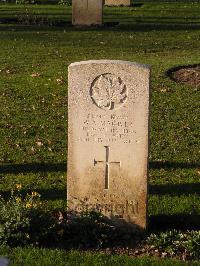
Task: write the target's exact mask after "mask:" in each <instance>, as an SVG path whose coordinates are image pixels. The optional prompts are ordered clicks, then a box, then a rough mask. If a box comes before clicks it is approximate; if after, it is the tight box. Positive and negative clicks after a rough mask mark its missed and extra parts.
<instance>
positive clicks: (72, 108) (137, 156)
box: [67, 60, 150, 229]
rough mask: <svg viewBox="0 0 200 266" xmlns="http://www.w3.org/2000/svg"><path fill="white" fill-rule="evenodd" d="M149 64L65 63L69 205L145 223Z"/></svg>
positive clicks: (140, 225) (142, 225)
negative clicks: (66, 76)
mask: <svg viewBox="0 0 200 266" xmlns="http://www.w3.org/2000/svg"><path fill="white" fill-rule="evenodd" d="M149 76H150V70H149V67H147V66H145V65H140V64H137V63H132V62H126V61H112V60H111V61H110V60H97V61H86V62H78V63H73V64H71V65H70V66H69V88H68V90H69V91H68V93H69V95H68V106H69V109H68V180H67V183H68V204H69V209H70V210H74V211H77V212H80V211H84V210H96V211H99V212H101V213H102V214H103V215H105V216H107V217H110V218H111V219H112V220H113V221H115V222H117V223H119V224H120V223H121V224H124V225H131V227H136V228H138V229H145V228H146V224H147V183H148V132H149Z"/></svg>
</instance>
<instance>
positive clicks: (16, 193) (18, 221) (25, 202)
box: [0, 184, 55, 246]
mask: <svg viewBox="0 0 200 266" xmlns="http://www.w3.org/2000/svg"><path fill="white" fill-rule="evenodd" d="M20 190H21V185H20V184H17V185H16V187H15V188H14V190H12V191H11V195H10V197H9V198H8V199H4V198H3V197H2V196H1V197H0V244H3V245H10V246H16V245H27V244H38V243H40V242H42V241H44V240H46V239H48V238H49V236H50V233H51V232H52V230H53V229H54V227H55V218H54V217H53V216H52V215H51V214H50V213H49V212H48V210H47V209H46V205H45V204H44V203H42V202H41V201H40V195H39V194H38V193H37V192H35V191H33V192H31V193H30V194H29V193H27V194H26V195H25V196H23V195H22V194H21V192H20Z"/></svg>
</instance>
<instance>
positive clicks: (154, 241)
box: [145, 230, 200, 260]
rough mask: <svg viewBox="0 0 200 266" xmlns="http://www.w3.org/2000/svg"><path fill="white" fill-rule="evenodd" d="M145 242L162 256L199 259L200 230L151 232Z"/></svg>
mask: <svg viewBox="0 0 200 266" xmlns="http://www.w3.org/2000/svg"><path fill="white" fill-rule="evenodd" d="M145 242H146V243H147V244H148V245H149V246H150V249H151V250H152V251H154V252H155V251H156V252H157V253H160V254H161V256H162V257H179V258H180V259H183V260H185V259H187V258H188V259H200V231H185V232H182V231H179V230H171V231H166V232H161V233H157V234H151V235H150V236H149V237H148V238H147V240H146V241H145Z"/></svg>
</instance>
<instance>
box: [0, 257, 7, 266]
mask: <svg viewBox="0 0 200 266" xmlns="http://www.w3.org/2000/svg"><path fill="white" fill-rule="evenodd" d="M8 264H9V260H8V259H7V258H4V257H0V266H8Z"/></svg>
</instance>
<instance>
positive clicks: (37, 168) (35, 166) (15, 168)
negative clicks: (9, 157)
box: [0, 162, 67, 174]
mask: <svg viewBox="0 0 200 266" xmlns="http://www.w3.org/2000/svg"><path fill="white" fill-rule="evenodd" d="M66 171H67V162H62V163H25V164H6V165H0V172H1V173H3V174H20V173H38V172H66Z"/></svg>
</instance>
